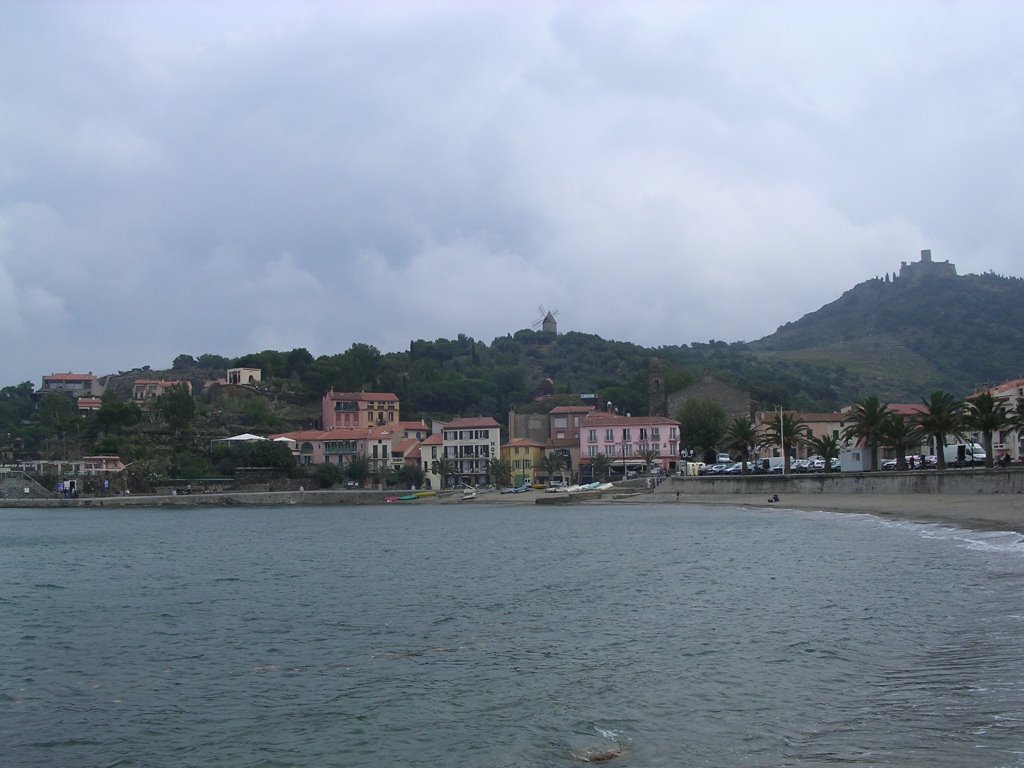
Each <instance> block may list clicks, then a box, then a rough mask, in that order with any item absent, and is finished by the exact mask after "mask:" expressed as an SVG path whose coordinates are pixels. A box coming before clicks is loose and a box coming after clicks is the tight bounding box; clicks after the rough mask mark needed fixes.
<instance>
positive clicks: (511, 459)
mask: <svg viewBox="0 0 1024 768" xmlns="http://www.w3.org/2000/svg"><path fill="white" fill-rule="evenodd" d="M501 458H502V459H504V460H505V461H507V462H508V463H509V466H510V467H512V484H513V485H522V484H523V483H531V484H532V483H535V482H537V469H538V468H539V467H540V463H541V461H542V460H543V459H544V444H543V443H538V442H535V441H534V440H528V439H526V438H525V437H520V438H517V439H515V440H511V441H510V442H508V443H506V444H505V445H503V446H501Z"/></svg>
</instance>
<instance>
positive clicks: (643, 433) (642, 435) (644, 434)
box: [640, 427, 647, 441]
mask: <svg viewBox="0 0 1024 768" xmlns="http://www.w3.org/2000/svg"><path fill="white" fill-rule="evenodd" d="M640 439H641V440H644V441H646V440H647V430H646V429H644V428H643V427H640Z"/></svg>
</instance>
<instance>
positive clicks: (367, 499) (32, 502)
mask: <svg viewBox="0 0 1024 768" xmlns="http://www.w3.org/2000/svg"><path fill="white" fill-rule="evenodd" d="M401 493H406V491H402V492H401ZM397 495H398V492H395V491H387V492H384V491H352V490H328V491H231V492H226V493H192V494H178V495H169V494H160V495H157V494H138V495H136V494H132V495H131V496H90V497H82V498H78V499H38V498H37V499H0V507H32V508H67V507H71V508H77V507H82V508H95V507H115V508H121V507H124V508H130V507H229V506H253V507H257V506H287V505H292V504H302V505H305V506H356V505H363V504H384V503H386V502H387V500H388V499H389V498H392V499H393V498H395V497H396V496H397ZM449 497H451V498H453V499H458V498H459V494H457V493H455V492H451V493H450V494H446V495H445V494H439V495H438V496H437V497H432V498H433V499H434V500H437V501H447V500H449Z"/></svg>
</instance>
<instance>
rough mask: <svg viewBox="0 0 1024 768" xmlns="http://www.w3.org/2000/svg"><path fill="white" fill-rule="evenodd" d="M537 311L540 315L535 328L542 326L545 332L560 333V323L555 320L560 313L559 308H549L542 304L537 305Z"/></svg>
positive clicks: (534, 325)
mask: <svg viewBox="0 0 1024 768" xmlns="http://www.w3.org/2000/svg"><path fill="white" fill-rule="evenodd" d="M537 313H538V315H540V317H538V318H537V320H536V322H534V324H533V327H534V328H536V327H538V326H540V329H541V331H543V332H544V333H558V323H557V322H555V317H556V316H557V315H558V310H557V309H552V310H547V309H545V308H544V305H543V304H541V305H539V306H538V307H537Z"/></svg>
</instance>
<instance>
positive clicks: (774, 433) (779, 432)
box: [761, 412, 808, 475]
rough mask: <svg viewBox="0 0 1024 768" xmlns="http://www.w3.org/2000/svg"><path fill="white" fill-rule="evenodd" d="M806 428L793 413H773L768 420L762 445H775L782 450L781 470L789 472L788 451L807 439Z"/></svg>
mask: <svg viewBox="0 0 1024 768" xmlns="http://www.w3.org/2000/svg"><path fill="white" fill-rule="evenodd" d="M807 433H808V428H807V425H806V424H804V423H803V422H802V421H801V420H800V419H798V418H797V417H796V415H795V414H792V413H785V412H783V413H782V414H781V415H779V414H775V416H774V418H772V420H771V421H769V422H768V424H767V427H766V429H765V433H764V435H763V437H762V438H761V439H762V441H763V442H762V445H766V446H767V445H777V446H779V449H780V450H781V451H782V456H783V458H782V462H783V466H782V471H783V472H784V473H785V474H787V475H788V474H789V452H790V450H791V449H793V448H795V447H796V446H797V445H800V444H801V443H803V442H805V441H806V440H807Z"/></svg>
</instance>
